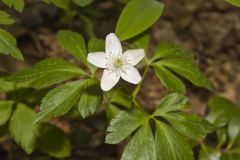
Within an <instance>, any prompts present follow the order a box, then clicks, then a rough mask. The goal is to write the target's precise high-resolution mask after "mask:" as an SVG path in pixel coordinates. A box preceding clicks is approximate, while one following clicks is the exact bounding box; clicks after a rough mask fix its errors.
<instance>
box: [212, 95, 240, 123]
mask: <svg viewBox="0 0 240 160" xmlns="http://www.w3.org/2000/svg"><path fill="white" fill-rule="evenodd" d="M208 105H209V107H210V109H211V111H210V113H209V114H208V116H207V120H208V121H210V122H211V123H213V124H215V125H216V126H218V127H222V126H225V125H226V124H227V123H229V122H230V120H231V119H232V118H234V117H238V116H239V115H240V108H239V107H238V106H236V105H235V104H234V103H232V102H231V101H230V100H228V99H226V98H223V97H218V96H214V97H212V98H211V99H210V100H209V101H208Z"/></svg>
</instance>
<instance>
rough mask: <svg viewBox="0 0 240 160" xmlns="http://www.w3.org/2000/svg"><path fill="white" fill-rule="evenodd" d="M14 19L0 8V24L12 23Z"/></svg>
mask: <svg viewBox="0 0 240 160" xmlns="http://www.w3.org/2000/svg"><path fill="white" fill-rule="evenodd" d="M14 22H15V21H14V20H13V19H11V18H10V15H9V14H8V13H7V12H5V11H1V10H0V24H4V25H7V24H13V23H14Z"/></svg>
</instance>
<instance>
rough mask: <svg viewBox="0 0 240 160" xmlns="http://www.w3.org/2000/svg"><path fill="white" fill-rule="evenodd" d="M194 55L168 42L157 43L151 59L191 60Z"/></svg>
mask: <svg viewBox="0 0 240 160" xmlns="http://www.w3.org/2000/svg"><path fill="white" fill-rule="evenodd" d="M193 57H194V55H193V53H192V52H190V51H187V50H186V49H184V48H182V47H180V46H178V45H176V44H174V43H169V42H160V43H158V45H157V47H156V49H155V52H154V54H153V59H154V60H157V59H165V58H186V59H193Z"/></svg>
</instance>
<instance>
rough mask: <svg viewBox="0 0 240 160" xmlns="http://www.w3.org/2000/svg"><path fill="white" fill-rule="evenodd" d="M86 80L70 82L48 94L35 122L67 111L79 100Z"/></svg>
mask: <svg viewBox="0 0 240 160" xmlns="http://www.w3.org/2000/svg"><path fill="white" fill-rule="evenodd" d="M83 86H84V81H74V82H69V83H67V84H65V85H62V86H60V87H57V88H55V89H53V90H51V91H50V92H48V93H47V94H46V96H45V97H44V98H43V100H42V104H41V106H40V112H39V113H38V115H37V118H36V119H35V121H34V123H37V122H40V121H42V120H44V119H48V118H51V117H56V116H61V115H63V114H65V113H67V112H68V111H69V110H70V109H71V108H72V107H73V105H74V104H76V103H77V101H78V100H79V98H80V96H81V93H82V90H83Z"/></svg>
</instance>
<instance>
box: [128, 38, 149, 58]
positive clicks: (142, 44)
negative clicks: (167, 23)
mask: <svg viewBox="0 0 240 160" xmlns="http://www.w3.org/2000/svg"><path fill="white" fill-rule="evenodd" d="M149 42H150V36H149V35H148V34H147V33H145V34H141V35H139V36H136V37H134V38H133V39H131V40H130V43H131V44H132V45H133V46H134V48H142V49H144V51H145V54H146V55H147V53H148V48H149Z"/></svg>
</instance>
